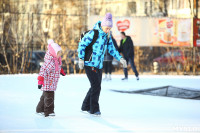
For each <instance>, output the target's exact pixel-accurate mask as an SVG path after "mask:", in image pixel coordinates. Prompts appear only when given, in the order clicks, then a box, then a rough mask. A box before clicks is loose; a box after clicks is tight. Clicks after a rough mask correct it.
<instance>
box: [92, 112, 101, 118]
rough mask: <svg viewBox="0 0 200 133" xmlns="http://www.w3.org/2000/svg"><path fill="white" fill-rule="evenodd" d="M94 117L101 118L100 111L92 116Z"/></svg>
mask: <svg viewBox="0 0 200 133" xmlns="http://www.w3.org/2000/svg"><path fill="white" fill-rule="evenodd" d="M91 115H92V116H96V117H100V116H101V112H100V111H98V112H96V113H94V114H91Z"/></svg>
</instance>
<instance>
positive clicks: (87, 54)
mask: <svg viewBox="0 0 200 133" xmlns="http://www.w3.org/2000/svg"><path fill="white" fill-rule="evenodd" d="M93 31H94V37H93V39H92V42H91V43H90V44H89V45H88V46H87V47H86V48H85V57H84V61H90V60H91V57H92V52H93V49H92V46H93V45H94V43H95V42H96V41H97V39H98V36H99V31H98V30H95V29H93ZM88 32H90V30H88V31H86V32H84V33H82V34H81V37H80V41H81V40H82V38H83V37H84V36H85V35H86V34H87V33H88Z"/></svg>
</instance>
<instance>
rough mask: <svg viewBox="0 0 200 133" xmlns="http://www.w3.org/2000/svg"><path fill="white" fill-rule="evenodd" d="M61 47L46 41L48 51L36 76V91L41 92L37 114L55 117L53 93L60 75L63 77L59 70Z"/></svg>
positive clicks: (51, 41) (63, 73) (62, 71)
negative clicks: (39, 90)
mask: <svg viewBox="0 0 200 133" xmlns="http://www.w3.org/2000/svg"><path fill="white" fill-rule="evenodd" d="M61 50H62V49H61V47H60V46H59V45H58V44H56V43H54V41H53V40H48V50H47V52H46V54H45V57H44V64H43V66H42V67H41V68H40V73H39V76H38V78H37V79H38V89H41V90H42V91H43V94H42V96H41V98H40V101H39V103H38V105H37V108H36V112H37V113H38V114H41V115H44V116H45V117H48V116H55V113H54V91H56V88H57V83H58V80H59V78H60V74H62V75H63V76H65V72H64V70H63V69H62V68H61V65H62V61H61Z"/></svg>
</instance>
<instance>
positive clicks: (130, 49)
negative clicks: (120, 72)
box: [119, 32, 139, 80]
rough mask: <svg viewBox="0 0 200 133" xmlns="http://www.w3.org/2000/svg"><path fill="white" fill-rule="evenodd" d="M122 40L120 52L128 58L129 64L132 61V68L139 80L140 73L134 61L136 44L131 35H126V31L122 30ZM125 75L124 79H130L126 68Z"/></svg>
mask: <svg viewBox="0 0 200 133" xmlns="http://www.w3.org/2000/svg"><path fill="white" fill-rule="evenodd" d="M121 38H122V39H121V41H120V48H119V52H121V53H122V54H123V56H124V59H125V60H126V62H127V64H128V63H129V62H130V64H131V68H132V70H133V71H134V72H135V76H136V78H137V80H139V77H138V76H139V74H138V71H137V69H136V66H135V63H134V44H133V41H132V39H131V37H130V36H126V34H125V32H121ZM124 75H125V77H124V78H123V79H122V80H127V79H128V70H127V68H124Z"/></svg>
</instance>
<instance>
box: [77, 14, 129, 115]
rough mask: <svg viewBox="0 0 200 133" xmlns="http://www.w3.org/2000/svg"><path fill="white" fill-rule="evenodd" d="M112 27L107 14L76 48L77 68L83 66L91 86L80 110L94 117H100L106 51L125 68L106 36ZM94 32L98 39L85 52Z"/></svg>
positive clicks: (108, 37)
mask: <svg viewBox="0 0 200 133" xmlns="http://www.w3.org/2000/svg"><path fill="white" fill-rule="evenodd" d="M112 26H113V21H112V14H110V13H107V14H106V15H105V17H104V18H103V20H102V21H98V22H97V23H96V24H95V25H94V28H93V30H91V31H89V32H88V33H87V34H86V35H84V37H83V38H82V39H81V42H80V43H79V47H78V57H79V67H80V69H83V68H84V66H85V72H86V75H87V77H88V79H89V81H90V85H91V87H90V89H89V91H88V93H87V95H86V97H85V99H84V101H83V104H82V108H81V110H82V111H84V112H87V113H90V114H93V115H96V116H99V115H101V112H100V108H99V95H100V91H101V80H102V68H103V60H104V54H105V52H106V50H108V52H109V53H110V54H111V55H112V56H113V57H115V58H116V59H117V60H119V61H120V62H121V63H122V64H123V67H124V68H125V67H127V64H126V60H125V59H123V58H122V56H121V55H120V54H119V52H118V51H117V50H116V49H115V47H114V45H113V41H112V39H111V36H109V34H108V33H109V32H110V30H111V28H112ZM96 32H98V38H97V40H96V41H95V43H94V44H93V45H92V49H91V50H87V49H86V48H87V47H89V45H90V44H91V43H92V41H93V39H94V38H95V35H96Z"/></svg>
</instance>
